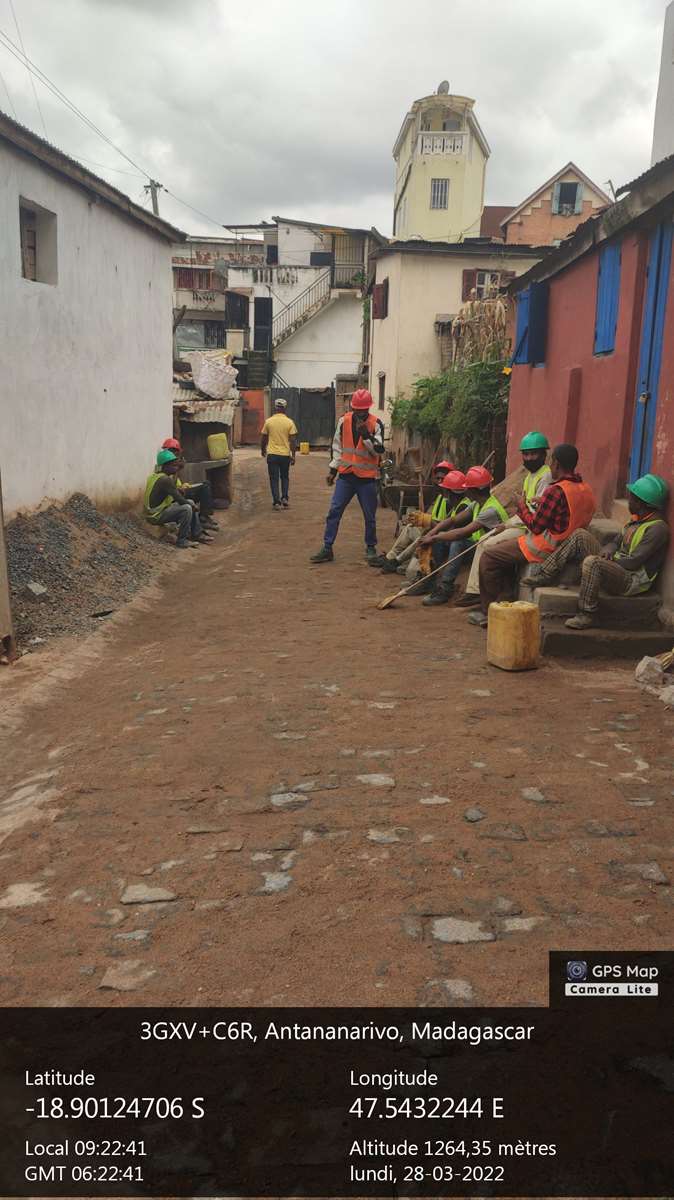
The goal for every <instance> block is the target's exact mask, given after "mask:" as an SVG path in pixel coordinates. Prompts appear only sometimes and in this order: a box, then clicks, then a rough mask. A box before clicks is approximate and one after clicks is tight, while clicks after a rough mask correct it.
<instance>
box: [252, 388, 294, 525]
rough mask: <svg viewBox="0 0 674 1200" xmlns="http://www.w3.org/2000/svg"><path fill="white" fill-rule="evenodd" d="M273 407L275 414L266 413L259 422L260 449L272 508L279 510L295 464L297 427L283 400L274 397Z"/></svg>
mask: <svg viewBox="0 0 674 1200" xmlns="http://www.w3.org/2000/svg"><path fill="white" fill-rule="evenodd" d="M274 407H275V409H276V412H275V413H274V416H273V417H267V420H266V421H265V423H264V425H263V426H262V436H261V438H260V450H261V452H262V457H263V458H266V460H267V470H268V471H269V486H270V487H271V498H272V508H273V510H274V512H278V511H279V509H281V508H287V507H288V484H289V481H290V479H289V477H290V468H291V467H294V465H295V454H296V452H297V427H296V425H295V422H294V421H291V420H290V417H287V416H286V414H285V409H286V407H287V403H286V401H285V400H277V401H276V403H275V405H274Z"/></svg>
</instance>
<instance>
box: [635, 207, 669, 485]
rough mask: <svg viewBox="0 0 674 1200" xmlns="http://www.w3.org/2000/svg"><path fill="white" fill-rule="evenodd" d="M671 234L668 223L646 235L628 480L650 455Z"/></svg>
mask: <svg viewBox="0 0 674 1200" xmlns="http://www.w3.org/2000/svg"><path fill="white" fill-rule="evenodd" d="M673 234H674V226H673V225H672V224H671V223H670V224H665V225H659V226H658V228H657V229H655V230H654V231H653V233H652V234H651V238H650V246H649V253H648V277H647V283H646V303H645V306H644V320H643V327H642V330H641V351H640V356H639V379H638V383H637V402H636V407H635V413H634V426H633V430H632V454H631V458H630V474H629V477H630V480H632V481H633V480H635V479H638V477H639V476H640V475H643V474H645V473H646V472H647V471H650V469H651V460H652V457H653V440H654V437H655V422H656V418H657V412H658V386H659V382H660V364H661V361H662V339H663V332H664V327H665V312H666V309H667V295H668V291H669V274H670V268H671V261H672V235H673Z"/></svg>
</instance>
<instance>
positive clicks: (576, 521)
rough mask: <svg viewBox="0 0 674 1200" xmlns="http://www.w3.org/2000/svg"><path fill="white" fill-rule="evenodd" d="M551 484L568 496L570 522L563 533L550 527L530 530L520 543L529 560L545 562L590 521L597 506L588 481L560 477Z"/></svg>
mask: <svg viewBox="0 0 674 1200" xmlns="http://www.w3.org/2000/svg"><path fill="white" fill-rule="evenodd" d="M551 486H554V487H559V488H561V489H562V491H563V492H564V495H565V496H566V502H567V504H568V506H569V523H568V525H567V527H566V529H565V530H564V532H563V533H552V531H551V530H550V529H545V530H544V531H543V533H532V532H531V531H530V530H529V531H528V532H527V533H525V534H524V535H523V537H521V538H520V539H519V542H518V545H519V548H520V550H521V551H522V554H523V555H524V557H525V558H526V560H527V562H535V563H538V562H543V559H545V558H547V556H548V555H549V554H552V553H553V551H555V550H556V549H557V547H558V546H560V545H561V543H562V542H565V541H566V539H567V538H569V537H571V534H572V533H574V532H575V531H576V529H581V528H582V527H583V526H585V525H588V524H589V523H590V521H591V520H592V518H593V516H594V511H595V508H596V507H597V502H596V500H595V498H594V492H593V491H592V488H591V487H590V485H589V484H588V483H574V482H573V480H571V479H560V480H559V483H555V484H554V485H552V484H551ZM543 494H545V493H543Z"/></svg>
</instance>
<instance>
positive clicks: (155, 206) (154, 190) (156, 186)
mask: <svg viewBox="0 0 674 1200" xmlns="http://www.w3.org/2000/svg"><path fill="white" fill-rule="evenodd" d="M144 191H146V192H150V193H151V195H152V211H153V213H154V215H155V217H158V216H159V200H158V199H157V196H158V193H159V192H160V191H161V184H160V183H157V180H156V179H151V180H150V182H149V183H146V184H145V188H144Z"/></svg>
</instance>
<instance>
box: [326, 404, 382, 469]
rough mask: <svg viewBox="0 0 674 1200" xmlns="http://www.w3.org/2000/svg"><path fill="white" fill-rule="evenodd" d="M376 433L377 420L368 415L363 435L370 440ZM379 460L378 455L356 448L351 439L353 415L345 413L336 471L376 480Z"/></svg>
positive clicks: (352, 438)
mask: <svg viewBox="0 0 674 1200" xmlns="http://www.w3.org/2000/svg"><path fill="white" fill-rule="evenodd" d="M376 432H377V418H376V417H373V416H372V415H370V416H369V417H368V418H367V421H366V422H365V433H366V435H367V437H368V438H372V437H374V435H375V434H376ZM361 437H362V434H361ZM359 441H360V438H359ZM379 458H380V456H379V455H378V454H376V453H373V452H372V451H370V450H366V449H363V448H360V449H357V448H356V446H355V445H354V437H353V415H352V414H351V413H346V414H345V415H344V416H343V417H342V448H341V452H340V457H339V460H338V463H337V469H338V471H342V472H351V473H352V474H353V475H356V476H358V478H359V479H376V478H377V476H378V474H379Z"/></svg>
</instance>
